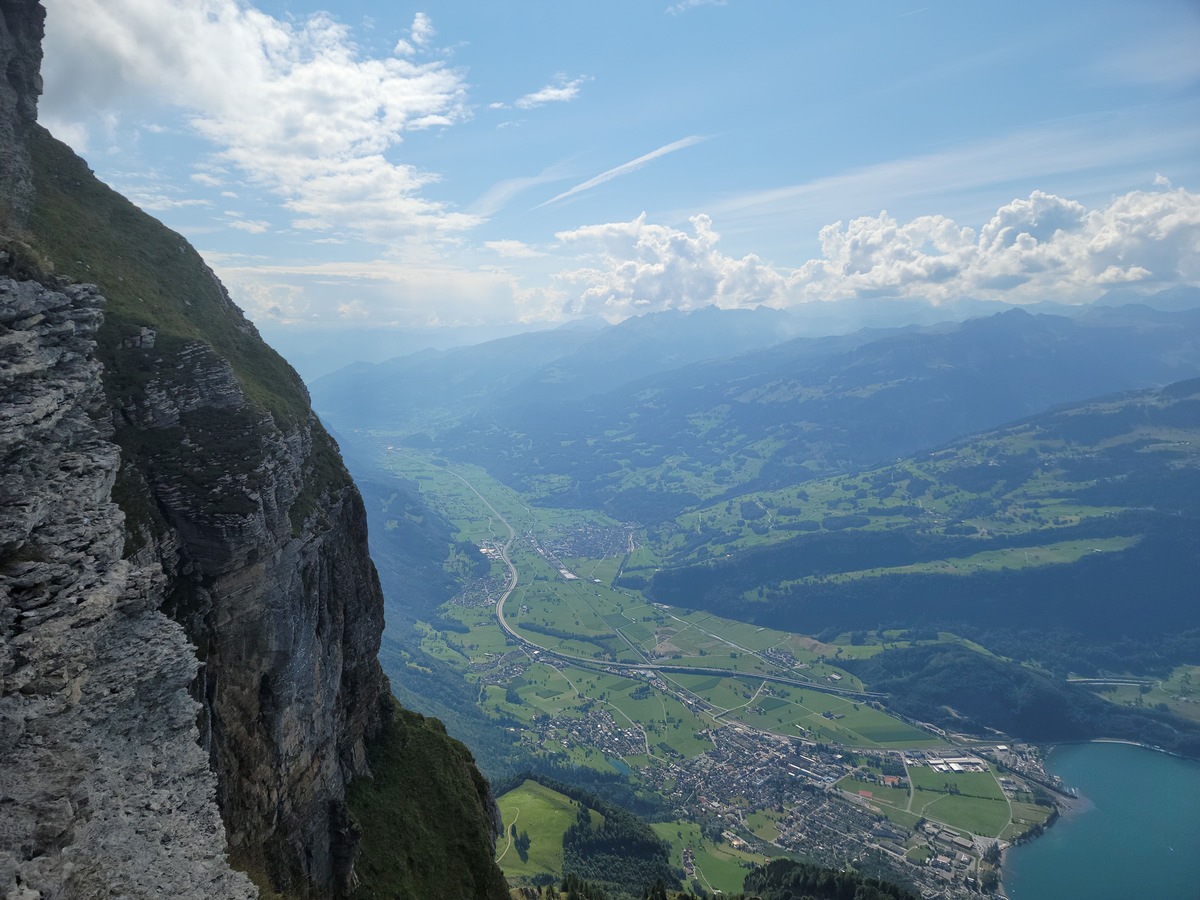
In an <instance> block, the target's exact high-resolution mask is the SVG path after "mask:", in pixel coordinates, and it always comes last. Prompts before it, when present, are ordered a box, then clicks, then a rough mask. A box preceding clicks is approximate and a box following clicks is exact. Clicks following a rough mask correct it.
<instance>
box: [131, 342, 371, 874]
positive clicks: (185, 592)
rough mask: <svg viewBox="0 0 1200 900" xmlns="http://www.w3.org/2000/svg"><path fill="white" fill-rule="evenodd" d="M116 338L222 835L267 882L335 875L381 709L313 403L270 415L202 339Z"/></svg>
mask: <svg viewBox="0 0 1200 900" xmlns="http://www.w3.org/2000/svg"><path fill="white" fill-rule="evenodd" d="M123 353H125V354H126V357H127V358H126V360H125V362H126V363H128V361H129V360H128V356H129V355H131V354H137V355H138V357H139V358H138V362H137V365H138V367H139V368H140V369H142V370H143V371H146V372H149V373H151V374H150V375H149V378H148V380H147V382H146V385H145V388H144V390H143V391H141V392H140V393H139V394H137V395H135V396H134V397H132V398H130V399H128V400H127V402H126V403H125V405H123V406H122V407H121V408H120V409H119V412H118V420H119V427H118V430H117V434H118V438H119V440H120V441H121V443H122V444H123V446H124V447H125V448H126V450H127V453H128V457H129V460H130V467H131V468H132V469H134V470H135V471H136V478H137V481H138V483H139V484H140V485H141V486H142V490H144V491H145V493H146V494H147V495H148V496H149V497H150V498H152V501H153V504H152V508H153V509H154V510H155V512H156V516H157V519H156V520H155V521H153V522H151V523H149V524H147V525H145V528H146V530H147V531H148V532H149V534H148V535H146V536H145V537H147V538H148V540H147V541H146V543H145V544H144V549H143V553H148V554H151V555H152V556H153V557H154V558H155V559H156V560H157V561H158V562H159V564H160V565H161V566H162V568H163V569H164V571H165V572H166V573H167V579H168V590H169V597H170V600H169V603H168V606H167V609H168V610H169V611H170V612H171V614H172V615H173V616H174V617H175V618H176V619H177V620H178V621H180V622H181V623H182V624H183V625H184V627H185V629H186V631H187V634H188V636H189V637H190V638H191V640H192V641H193V642H194V643H195V644H196V646H197V648H198V651H199V655H200V658H201V660H202V662H203V672H202V675H201V678H200V680H199V682H198V692H197V696H198V697H199V699H200V700H201V702H202V703H203V707H204V714H205V715H204V723H205V726H204V727H205V730H206V734H205V741H206V743H207V744H208V745H209V747H210V748H211V754H212V762H213V766H214V768H215V770H216V771H217V773H218V775H219V780H220V802H221V807H222V811H223V814H224V818H225V822H226V825H227V828H228V835H229V842H230V848H231V851H232V852H233V854H234V856H235V858H236V859H239V860H245V861H247V862H250V863H252V864H254V865H256V866H258V867H260V868H262V869H264V870H265V871H266V872H267V873H268V874H269V875H270V876H271V878H272V880H273V881H274V883H275V884H277V885H279V886H281V887H286V888H289V889H291V890H300V889H302V888H304V887H305V886H306V885H309V884H311V885H314V886H317V887H319V888H321V889H325V890H333V891H339V890H343V889H344V888H345V887H347V886H348V884H349V880H350V877H351V866H352V862H353V857H354V851H355V847H356V845H357V837H356V835H355V834H354V832H353V829H352V828H351V827H350V823H349V819H348V816H347V814H346V812H345V807H344V796H345V785H346V783H347V782H348V781H349V779H350V778H351V777H353V776H354V775H363V774H366V773H367V767H366V757H365V750H364V743H363V742H364V739H365V738H366V737H368V736H370V735H373V734H374V733H375V732H376V731H377V730H378V728H379V725H380V723H381V722H382V720H383V719H382V717H383V716H384V715H386V710H387V707H386V706H385V705H384V704H383V702H382V701H383V700H385V699H386V689H385V686H384V681H383V677H382V672H381V670H380V668H379V665H378V662H377V659H376V657H377V654H378V652H379V641H380V635H381V634H382V630H383V601H382V594H381V592H380V589H379V585H378V581H377V579H376V577H375V570H374V567H373V565H372V564H371V561H370V559H369V557H368V555H367V550H366V547H367V540H366V526H365V513H364V511H363V509H362V502H361V499H360V498H359V495H358V492H357V490H356V489H355V488H354V487H353V485H352V484H351V483H350V482H349V480H348V478H347V477H346V475H345V473H344V470H343V469H342V467H341V464H340V462H339V461H337V458H336V456H334V455H333V454H334V453H335V451H334V449H333V447H332V444H331V443H330V442H329V439H328V438H327V437H325V436H324V434H323V432H319V431H316V430H314V429H319V428H320V426H319V425H317V424H316V422H315V420H311V421H309V422H306V423H304V424H303V425H299V426H297V427H295V428H294V429H292V430H290V431H288V432H286V433H285V432H282V431H280V430H279V429H277V428H276V427H275V425H274V420H273V419H272V417H271V416H270V415H269V414H265V413H263V412H261V411H259V410H257V409H255V408H254V407H253V406H252V405H251V404H250V403H249V402H248V401H247V399H246V398H245V396H244V395H243V393H242V390H241V388H240V386H239V384H238V381H237V379H236V378H235V377H234V375H233V372H232V369H231V368H230V366H229V363H228V362H226V361H225V360H224V359H222V358H221V357H220V356H218V355H217V354H215V353H214V352H213V351H212V349H211V348H208V347H207V346H205V345H203V344H201V343H198V342H189V343H185V344H183V345H182V347H181V348H180V350H179V352H177V353H171V352H169V351H167V350H163V349H162V346H161V345H160V344H156V345H155V346H154V347H150V348H146V347H144V346H142V347H137V348H127V349H125V350H123ZM322 460H323V461H324V462H325V463H326V464H328V466H329V467H330V469H331V470H332V474H329V473H328V472H323V471H318V468H319V466H318V463H319V462H321V461H322ZM306 495H307V499H306Z"/></svg>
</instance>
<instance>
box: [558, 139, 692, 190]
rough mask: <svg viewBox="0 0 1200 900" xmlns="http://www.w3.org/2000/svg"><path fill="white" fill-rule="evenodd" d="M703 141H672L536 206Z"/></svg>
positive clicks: (588, 188)
mask: <svg viewBox="0 0 1200 900" xmlns="http://www.w3.org/2000/svg"><path fill="white" fill-rule="evenodd" d="M704 140H706V138H704V137H701V136H700V135H696V134H693V135H689V136H688V137H685V138H681V139H680V140H678V141H672V142H671V143H670V144H665V145H664V146H662V147H659V148H658V149H657V150H651V151H650V152H649V153H647V154H645V155H643V156H639V157H638V158H637V159H632V160H630V161H629V162H627V163H622V164H621V165H619V166H615V167H614V168H611V169H609V170H608V171H606V172H601V173H600V174H599V175H597V176H596V177H594V178H589V179H588V180H587V181H584V182H582V183H580V184H577V185H575V187H573V188H570V189H568V190H565V191H563V192H562V193H561V194H557V195H555V196H553V197H551V198H550V199H549V200H547V201H546V202H545V203H541V204H538V209H541V208H542V207H543V206H549V205H550V204H552V203H557V202H558V201H559V200H565V199H566V198H567V197H573V196H574V195H575V194H580V193H583V192H584V191H588V190H591V189H592V188H594V187H596V186H598V185H601V184H604V182H606V181H612V180H613V179H614V178H620V177H621V176H622V175H628V174H629V173H630V172H636V171H637V170H638V169H640V168H641V167H642V166H644V165H646V164H647V163H650V162H653V161H654V160H656V159H658V158H659V157H660V156H666V155H667V154H668V153H674V152H675V151H677V150H683V149H685V148H687V147H693V146H695V145H696V144H699V143H700V142H701V141H704Z"/></svg>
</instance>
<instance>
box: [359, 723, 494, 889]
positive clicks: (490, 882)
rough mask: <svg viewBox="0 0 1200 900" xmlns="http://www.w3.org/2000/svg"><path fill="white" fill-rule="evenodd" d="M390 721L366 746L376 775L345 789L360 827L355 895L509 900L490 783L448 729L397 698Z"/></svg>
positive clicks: (360, 779) (362, 779)
mask: <svg viewBox="0 0 1200 900" xmlns="http://www.w3.org/2000/svg"><path fill="white" fill-rule="evenodd" d="M393 705H394V708H395V715H394V718H393V720H392V723H391V724H390V725H389V726H388V727H387V728H386V729H385V730H384V732H383V734H381V735H380V736H379V737H378V738H377V739H376V740H375V741H373V742H371V743H370V744H369V745H368V747H367V758H368V760H369V762H370V765H371V771H372V773H373V777H372V778H357V779H355V780H354V782H353V783H352V784H351V785H350V787H349V789H348V790H347V791H346V800H347V804H348V805H349V807H350V813H351V815H352V816H353V817H354V821H355V822H356V823H357V824H358V826H359V828H361V829H362V843H361V846H360V849H359V855H358V860H357V862H356V864H355V870H356V872H357V873H358V877H359V887H358V889H357V890H356V891H355V892H354V894H353V897H354V898H355V900H383V898H388V900H392V898H414V900H416V898H423V897H438V898H442V900H458V898H462V900H475V898H485V900H507V898H508V896H509V894H508V886H507V884H506V883H505V881H504V876H503V875H502V874H501V873H500V869H499V868H498V867H497V866H496V864H495V863H494V862H493V858H494V853H495V850H494V847H493V843H492V820H491V816H490V812H489V803H488V798H489V796H490V791H489V788H488V785H487V781H486V780H485V779H484V778H483V776H482V775H481V774H480V773H479V770H478V769H476V768H475V761H474V760H473V759H472V757H471V753H470V751H469V750H468V749H467V748H466V747H465V746H464V745H463V744H461V743H459V742H458V741H456V740H454V739H453V738H451V737H450V736H449V735H447V734H446V730H445V726H443V725H442V723H441V722H439V721H438V720H436V719H427V718H425V717H424V716H422V715H419V714H418V713H413V712H409V711H408V710H406V709H404V708H403V707H401V706H400V704H399V703H395V701H393Z"/></svg>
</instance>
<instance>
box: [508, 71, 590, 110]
mask: <svg viewBox="0 0 1200 900" xmlns="http://www.w3.org/2000/svg"><path fill="white" fill-rule="evenodd" d="M587 80H588V79H587V78H585V77H579V78H572V79H571V80H569V81H568V80H567V76H566V75H556V76H555V78H554V81H553V82H552V83H551V84H548V85H546V86H545V87H544V88H540V89H538V90H536V91H534V92H533V93H531V94H526V95H525V96H524V97H520V98H518V99H517V100H515V101H514V102H513V106H515V107H517V109H536V108H537V107H539V106H544V105H545V104H547V103H567V102H569V101H571V100H574V99H575V98H576V97H578V96H579V88H580V86H581V85H582V84H583V83H584V82H586V81H587ZM493 108H495V106H494V105H493Z"/></svg>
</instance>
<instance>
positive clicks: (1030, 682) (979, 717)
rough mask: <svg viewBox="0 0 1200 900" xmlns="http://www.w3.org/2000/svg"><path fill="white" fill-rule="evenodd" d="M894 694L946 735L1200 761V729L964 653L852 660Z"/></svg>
mask: <svg viewBox="0 0 1200 900" xmlns="http://www.w3.org/2000/svg"><path fill="white" fill-rule="evenodd" d="M842 665H843V666H845V667H846V668H847V669H848V670H850V671H852V672H853V673H854V674H855V675H857V676H858V677H859V678H861V679H862V680H863V681H864V682H867V683H868V684H870V685H871V686H872V688H873V689H875V690H879V691H882V692H884V693H887V694H888V695H889V699H888V700H887V705H888V707H889V709H891V710H892V711H894V712H897V713H900V714H902V715H905V716H908V717H910V718H915V719H919V720H921V721H925V722H931V723H932V724H934V725H937V726H938V727H940V728H945V729H947V730H953V731H956V732H965V733H969V734H978V735H984V736H990V735H991V734H992V733H993V732H992V731H991V729H996V730H998V731H1001V732H1004V733H1005V734H1009V735H1014V736H1016V737H1019V738H1021V739H1023V740H1028V741H1034V742H1051V743H1053V742H1059V741H1086V740H1092V739H1095V738H1116V739H1120V740H1128V741H1134V742H1137V743H1142V744H1147V745H1149V746H1152V747H1159V748H1161V749H1163V750H1168V751H1170V752H1173V753H1178V754H1181V755H1184V756H1191V757H1200V724H1197V723H1195V722H1190V721H1188V720H1186V719H1183V718H1180V717H1179V716H1176V715H1175V714H1173V713H1171V712H1169V711H1167V710H1160V709H1154V708H1135V707H1127V706H1117V705H1115V704H1112V703H1109V702H1107V701H1105V700H1103V699H1101V698H1100V697H1098V696H1096V695H1095V694H1094V693H1092V691H1091V690H1089V689H1088V688H1086V687H1083V686H1081V685H1074V684H1068V683H1066V682H1063V681H1061V680H1059V679H1057V678H1054V677H1053V676H1051V675H1049V674H1047V673H1045V672H1041V671H1038V670H1036V669H1033V668H1030V667H1028V666H1021V665H1017V664H1016V663H1012V662H1008V661H1006V660H1002V659H998V658H996V657H990V656H985V655H983V654H981V653H976V652H974V651H971V650H969V649H966V648H964V647H961V646H954V645H940V644H935V645H930V646H921V647H909V648H903V649H895V650H885V651H884V652H882V653H879V654H877V655H876V656H873V657H871V658H869V659H862V660H845V661H843V662H842Z"/></svg>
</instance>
